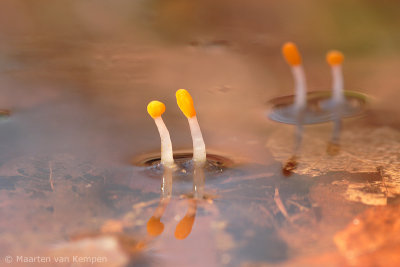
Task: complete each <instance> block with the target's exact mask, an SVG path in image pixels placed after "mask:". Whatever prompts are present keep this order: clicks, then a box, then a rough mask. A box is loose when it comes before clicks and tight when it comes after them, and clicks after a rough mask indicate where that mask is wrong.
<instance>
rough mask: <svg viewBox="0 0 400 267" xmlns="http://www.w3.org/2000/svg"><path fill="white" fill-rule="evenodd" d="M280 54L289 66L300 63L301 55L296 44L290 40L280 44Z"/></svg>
mask: <svg viewBox="0 0 400 267" xmlns="http://www.w3.org/2000/svg"><path fill="white" fill-rule="evenodd" d="M282 54H283V56H284V57H285V59H286V61H287V63H288V64H289V65H291V66H297V65H300V64H301V55H300V53H299V50H298V49H297V46H296V45H295V44H294V43H292V42H287V43H285V44H284V45H283V46H282Z"/></svg>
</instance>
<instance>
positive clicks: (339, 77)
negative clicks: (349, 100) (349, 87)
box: [326, 50, 345, 155]
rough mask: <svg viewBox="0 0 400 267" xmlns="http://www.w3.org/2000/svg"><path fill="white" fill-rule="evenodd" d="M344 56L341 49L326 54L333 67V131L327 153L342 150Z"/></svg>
mask: <svg viewBox="0 0 400 267" xmlns="http://www.w3.org/2000/svg"><path fill="white" fill-rule="evenodd" d="M343 59H344V56H343V54H342V53H341V52H339V51H335V50H333V51H330V52H328V53H327V55H326V61H327V62H328V64H329V65H330V66H331V69H332V98H331V99H330V100H329V101H328V106H329V107H330V108H331V109H332V112H333V131H332V137H331V141H330V142H329V143H328V147H327V153H328V154H329V155H336V154H338V153H339V151H340V140H339V139H340V130H341V128H342V120H341V117H342V116H341V112H342V109H344V108H345V107H344V104H345V96H344V91H343V73H342V62H343Z"/></svg>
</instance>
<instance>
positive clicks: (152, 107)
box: [147, 101, 165, 118]
mask: <svg viewBox="0 0 400 267" xmlns="http://www.w3.org/2000/svg"><path fill="white" fill-rule="evenodd" d="M147 112H148V113H149V114H150V116H151V117H152V118H157V117H160V116H161V115H162V114H163V113H164V112H165V105H164V103H162V102H160V101H151V102H150V103H149V104H148V105H147Z"/></svg>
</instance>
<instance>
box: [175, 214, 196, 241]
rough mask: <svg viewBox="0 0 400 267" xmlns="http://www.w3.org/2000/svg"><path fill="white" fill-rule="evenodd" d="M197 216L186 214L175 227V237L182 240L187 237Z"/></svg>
mask: <svg viewBox="0 0 400 267" xmlns="http://www.w3.org/2000/svg"><path fill="white" fill-rule="evenodd" d="M194 218H195V216H193V215H192V216H187V215H186V216H185V217H183V219H182V220H181V221H180V222H179V223H178V225H177V226H176V229H175V238H176V239H179V240H182V239H185V238H186V237H187V236H188V235H189V234H190V232H191V231H192V227H193V223H194Z"/></svg>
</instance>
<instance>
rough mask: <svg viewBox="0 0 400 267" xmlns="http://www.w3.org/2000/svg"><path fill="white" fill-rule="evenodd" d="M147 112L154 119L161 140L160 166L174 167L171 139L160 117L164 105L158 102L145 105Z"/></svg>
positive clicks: (163, 110)
mask: <svg viewBox="0 0 400 267" xmlns="http://www.w3.org/2000/svg"><path fill="white" fill-rule="evenodd" d="M147 112H148V113H149V114H150V116H151V117H152V118H153V119H154V122H155V123H156V126H157V129H158V132H159V133H160V138H161V164H162V165H163V166H164V167H172V166H174V158H173V153H172V143H171V137H170V136H169V131H168V129H167V127H166V126H165V123H164V121H163V119H162V117H161V115H162V114H163V113H164V112H165V105H164V103H162V102H160V101H151V102H150V103H149V104H148V105H147Z"/></svg>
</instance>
